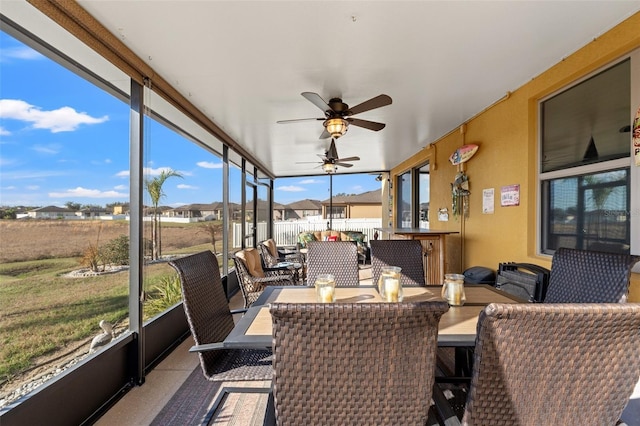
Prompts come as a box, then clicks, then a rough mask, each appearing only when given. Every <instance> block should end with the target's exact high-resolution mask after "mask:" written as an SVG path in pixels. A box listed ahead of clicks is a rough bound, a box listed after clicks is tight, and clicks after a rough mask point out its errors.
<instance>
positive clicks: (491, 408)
mask: <svg viewBox="0 0 640 426" xmlns="http://www.w3.org/2000/svg"><path fill="white" fill-rule="evenodd" d="M639 328H640V305H636V304H633V305H631V304H617V303H609V304H601V303H599V304H491V305H489V306H487V307H486V308H485V309H484V311H483V312H481V314H480V318H479V320H478V335H477V338H476V351H475V360H474V366H473V375H472V378H471V387H470V389H469V394H468V397H467V404H466V407H465V411H464V415H463V418H462V423H463V424H465V425H496V426H500V425H509V426H511V425H570V424H571V425H614V424H616V421H617V420H618V418H619V416H620V413H622V410H623V409H624V407H625V405H626V403H627V401H628V400H629V397H630V396H631V394H632V392H633V389H634V386H635V384H636V383H637V382H638V376H639V375H640V355H639V354H638V347H640V333H638V329H639ZM434 399H435V400H436V403H437V404H438V406H439V407H441V408H442V407H445V410H443V411H446V406H443V405H441V404H442V398H441V397H440V396H439V395H438V391H437V390H436V391H435V392H434ZM443 417H445V418H447V424H455V421H454V420H456V417H455V416H453V415H452V414H451V413H445V414H444V416H443Z"/></svg>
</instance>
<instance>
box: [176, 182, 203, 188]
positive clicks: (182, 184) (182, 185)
mask: <svg viewBox="0 0 640 426" xmlns="http://www.w3.org/2000/svg"><path fill="white" fill-rule="evenodd" d="M176 187H177V188H178V189H198V187H197V186H193V185H185V184H184V183H181V184H178V185H176Z"/></svg>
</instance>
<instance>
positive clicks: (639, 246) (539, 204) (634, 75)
mask: <svg viewBox="0 0 640 426" xmlns="http://www.w3.org/2000/svg"><path fill="white" fill-rule="evenodd" d="M628 59H629V60H630V79H631V82H630V85H631V86H630V90H631V93H630V101H631V111H629V115H630V117H629V123H633V119H634V117H635V115H636V111H637V110H636V108H637V107H639V106H640V49H636V50H635V51H633V52H631V53H629V54H628V55H625V56H623V57H620V58H618V59H616V60H614V61H611V62H609V63H607V64H605V65H603V66H601V67H599V68H598V69H596V70H594V71H593V72H591V73H589V74H587V75H584V76H583V77H582V78H580V79H577V80H575V81H573V82H571V83H570V84H567V85H565V86H563V87H561V88H560V89H558V90H555V91H554V92H553V93H550V94H548V95H546V96H544V97H542V98H540V99H538V101H537V114H538V117H537V125H538V129H537V130H538V133H537V141H536V143H537V158H536V160H535V161H536V185H537V190H536V194H537V196H536V238H535V244H536V248H535V253H536V254H537V255H541V256H552V255H553V253H554V252H555V250H550V249H546V248H545V247H544V244H545V236H544V235H543V232H544V231H545V226H544V225H543V224H544V223H545V221H546V220H548V206H547V205H546V201H547V200H545V199H544V197H543V195H544V194H543V182H544V181H549V180H553V179H559V178H566V177H574V176H579V175H585V174H592V173H599V172H606V171H613V170H616V169H621V168H628V169H629V189H628V190H629V194H631V195H630V198H631V200H630V211H629V216H630V238H629V243H630V247H631V249H630V253H631V254H632V255H640V197H639V196H638V195H637V194H640V166H635V165H634V158H633V147H632V141H631V136H629V156H628V157H624V158H619V159H615V160H609V161H603V162H600V163H592V164H587V165H583V166H576V167H568V168H565V169H561V170H554V171H549V172H544V173H543V172H542V171H541V168H542V165H541V161H540V159H541V158H542V155H543V152H542V135H543V133H542V128H543V123H542V118H543V116H542V104H543V103H544V102H545V101H546V100H548V99H551V98H552V97H554V96H556V95H558V94H560V93H562V92H565V91H566V90H569V89H571V88H572V87H575V86H577V85H578V84H580V83H582V82H584V81H586V80H588V79H589V78H591V77H593V76H595V75H597V74H599V73H601V72H603V71H606V70H607V69H609V68H611V67H613V66H615V65H618V64H620V63H621V62H623V61H625V60H628ZM634 194H636V195H634ZM633 271H634V272H640V265H639V264H636V266H635V267H634V269H633Z"/></svg>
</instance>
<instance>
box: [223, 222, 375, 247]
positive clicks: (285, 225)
mask: <svg viewBox="0 0 640 426" xmlns="http://www.w3.org/2000/svg"><path fill="white" fill-rule="evenodd" d="M328 222H329V221H328V220H326V219H323V220H296V221H282V222H273V239H274V240H275V241H276V244H277V245H279V246H294V245H296V243H297V242H298V234H299V233H300V232H303V231H324V230H326V229H327V223H328ZM242 225H243V224H242V223H235V224H234V225H233V236H232V238H233V240H232V241H233V247H240V246H241V245H242V244H241V242H242V240H241V239H242V232H241V231H242V228H241V226H242ZM381 226H382V219H380V218H375V219H333V221H332V229H333V230H334V231H358V232H362V233H364V234H365V235H366V236H367V241H371V240H373V234H374V232H375V228H380V227H381ZM246 229H247V230H246V232H249V231H250V226H249V225H247V227H246ZM257 238H258V241H263V240H266V239H267V224H266V223H259V224H258V235H257ZM246 245H247V246H250V245H252V241H251V240H248V241H247V244H246Z"/></svg>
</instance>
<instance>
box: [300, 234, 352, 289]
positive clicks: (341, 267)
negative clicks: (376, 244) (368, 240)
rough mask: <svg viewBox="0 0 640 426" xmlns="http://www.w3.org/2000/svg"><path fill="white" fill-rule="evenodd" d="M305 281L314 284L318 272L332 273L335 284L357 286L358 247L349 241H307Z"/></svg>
mask: <svg viewBox="0 0 640 426" xmlns="http://www.w3.org/2000/svg"><path fill="white" fill-rule="evenodd" d="M307 249H308V252H307V283H308V284H309V285H314V283H315V282H316V277H317V276H318V274H333V276H335V278H336V286H337V287H344V286H358V285H360V277H359V273H358V270H359V268H358V248H357V246H356V245H355V244H354V243H353V242H351V241H310V242H308V243H307Z"/></svg>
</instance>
